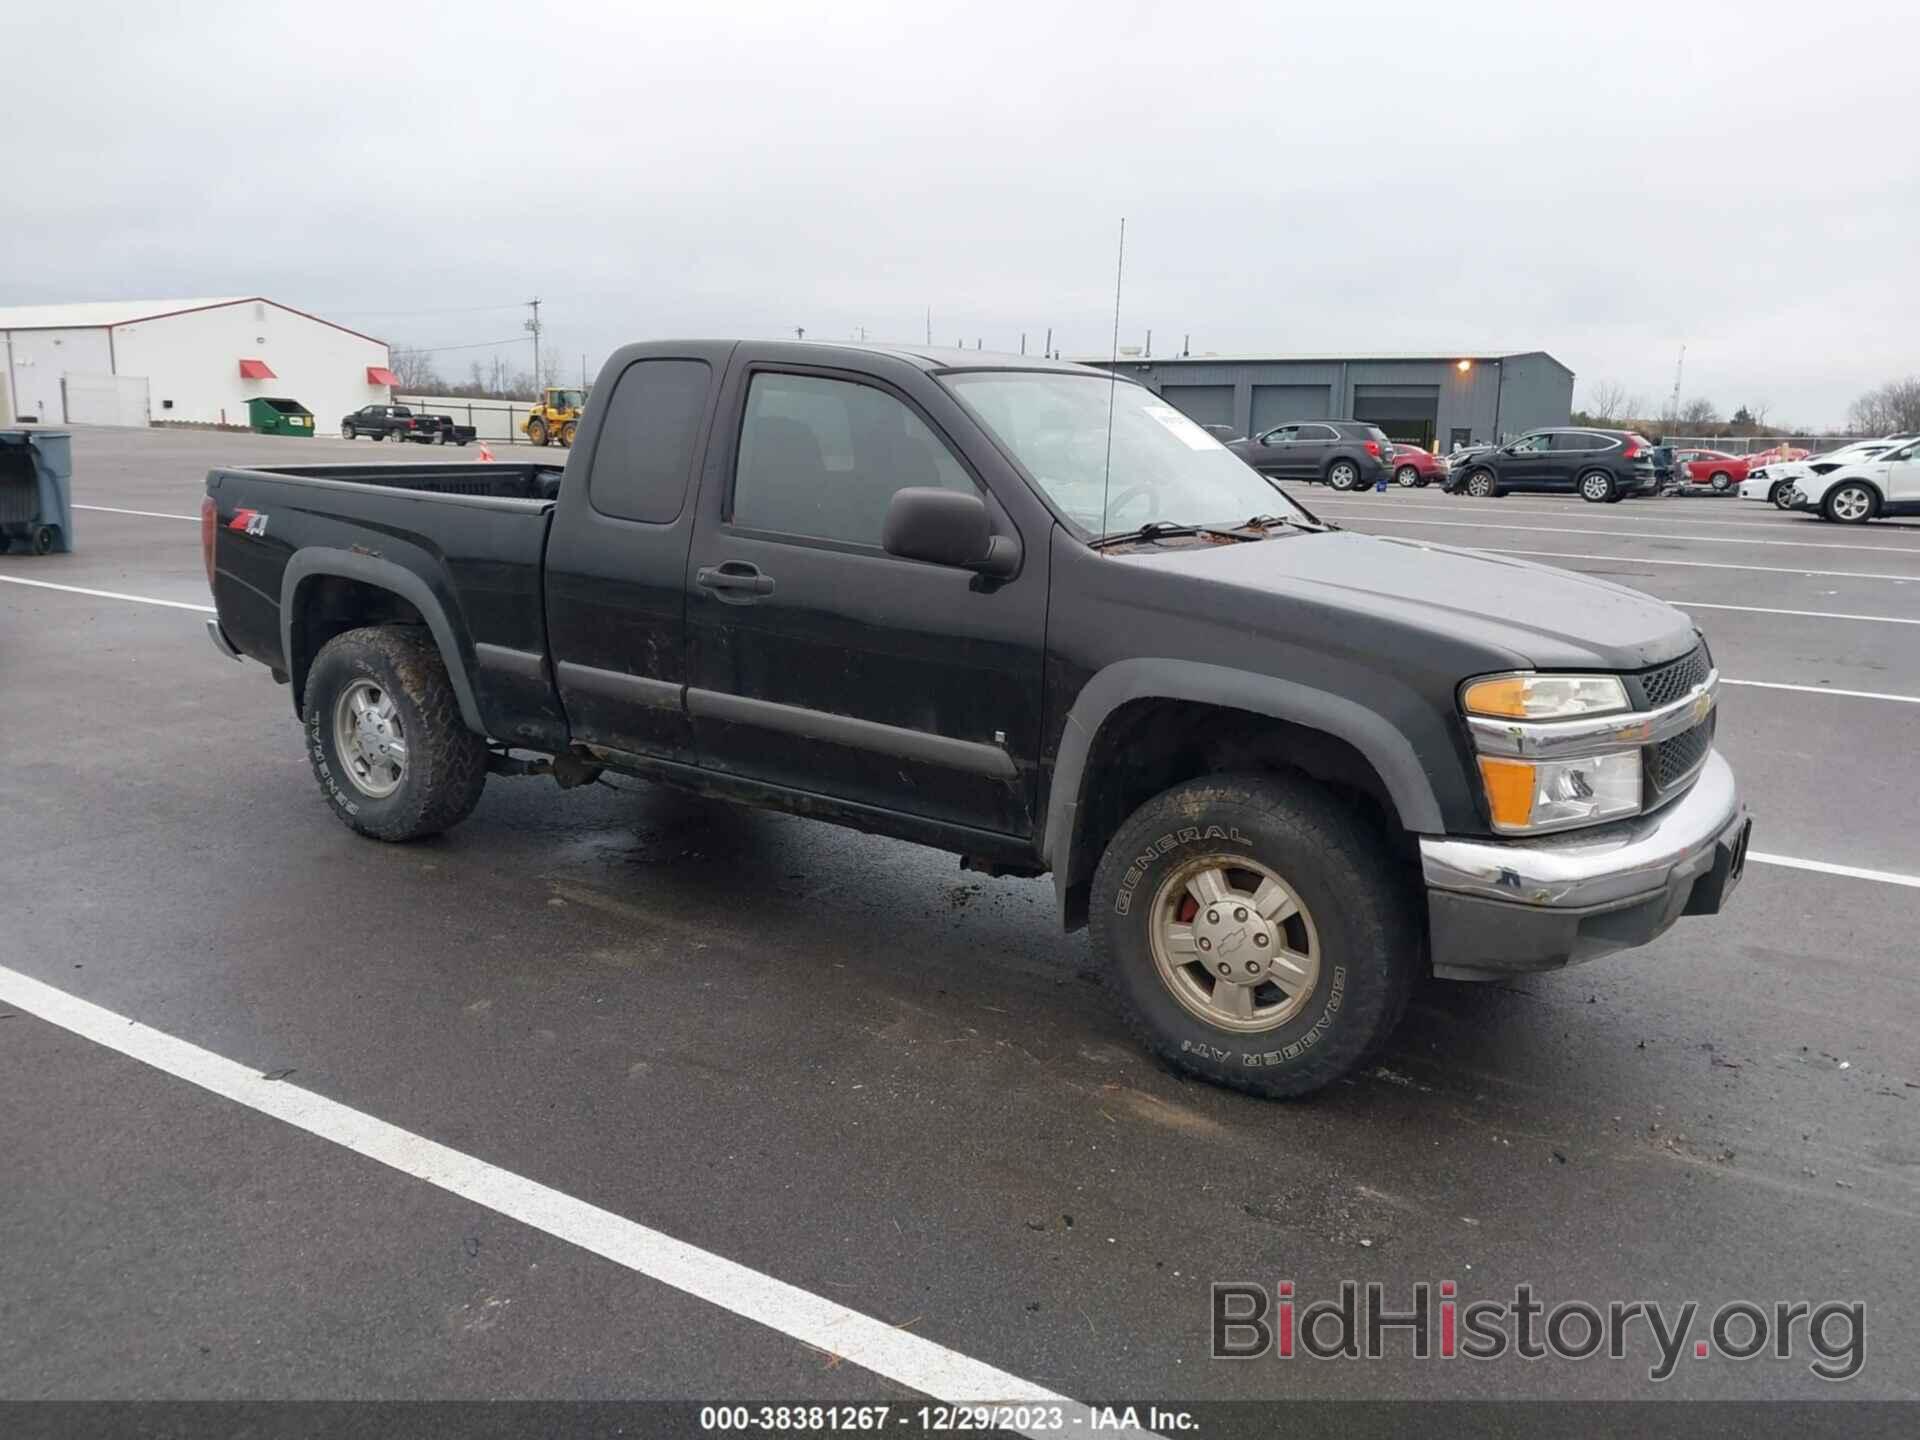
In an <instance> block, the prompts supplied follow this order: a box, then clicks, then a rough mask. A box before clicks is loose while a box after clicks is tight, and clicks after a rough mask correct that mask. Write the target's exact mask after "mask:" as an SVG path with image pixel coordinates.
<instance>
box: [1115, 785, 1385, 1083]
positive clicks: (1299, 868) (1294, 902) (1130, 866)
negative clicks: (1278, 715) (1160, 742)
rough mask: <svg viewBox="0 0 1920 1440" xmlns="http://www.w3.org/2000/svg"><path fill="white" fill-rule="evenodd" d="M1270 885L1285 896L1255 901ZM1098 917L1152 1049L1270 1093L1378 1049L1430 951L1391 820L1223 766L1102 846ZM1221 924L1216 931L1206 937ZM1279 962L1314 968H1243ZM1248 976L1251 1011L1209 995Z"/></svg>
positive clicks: (1159, 802) (1317, 1079) (1186, 1067)
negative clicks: (1206, 895) (1218, 882)
mask: <svg viewBox="0 0 1920 1440" xmlns="http://www.w3.org/2000/svg"><path fill="white" fill-rule="evenodd" d="M1254 867H1258V868H1254ZM1209 877H1213V878H1215V879H1223V880H1225V881H1226V882H1227V888H1223V889H1213V890H1212V891H1211V893H1214V894H1217V895H1219V896H1221V897H1222V899H1220V900H1219V901H1218V902H1204V903H1203V902H1202V901H1201V899H1200V896H1199V894H1198V893H1197V892H1196V891H1195V890H1193V889H1192V888H1190V887H1191V886H1193V885H1200V886H1201V887H1202V889H1203V890H1206V889H1209V888H1210V887H1209V886H1208V885H1207V884H1206V883H1205V882H1206V881H1207V880H1208V878H1209ZM1269 886H1271V887H1272V888H1271V889H1268V888H1267V887H1269ZM1263 889H1264V890H1265V891H1266V893H1267V894H1268V895H1269V896H1270V897H1273V898H1270V899H1269V900H1268V901H1267V902H1265V904H1264V905H1263V904H1258V903H1255V902H1256V901H1257V900H1258V898H1259V895H1258V892H1260V891H1262V890H1263ZM1210 905H1214V906H1216V908H1215V909H1214V910H1212V911H1210V910H1209V906H1210ZM1269 906H1270V907H1272V908H1271V909H1269V908H1268V907H1269ZM1243 912H1244V915H1243ZM1211 913H1217V914H1218V915H1219V917H1220V919H1219V921H1218V922H1217V923H1205V922H1206V921H1207V919H1208V917H1209V915H1210V914H1211ZM1089 918H1090V926H1091V938H1092V943H1093V951H1094V954H1095V955H1096V956H1097V957H1098V958H1099V960H1100V962H1101V965H1102V967H1103V969H1104V970H1105V972H1106V975H1107V978H1108V983H1109V984H1110V985H1111V986H1112V988H1113V990H1114V991H1115V993H1116V994H1117V995H1118V996H1119V999H1120V1002H1121V1005H1122V1006H1123V1008H1124V1010H1125V1012H1126V1017H1127V1021H1128V1023H1129V1025H1131V1026H1132V1028H1133V1030H1134V1032H1135V1033H1136V1034H1137V1035H1138V1036H1139V1037H1140V1039H1141V1040H1142V1041H1143V1042H1144V1043H1145V1044H1146V1045H1147V1046H1148V1048H1150V1049H1151V1050H1152V1051H1153V1052H1154V1053H1155V1054H1156V1055H1158V1056H1159V1057H1160V1058H1161V1059H1162V1060H1164V1061H1165V1062H1166V1063H1167V1064H1169V1065H1171V1066H1173V1067H1174V1068H1175V1069H1178V1070H1183V1071H1185V1072H1187V1073H1188V1074H1191V1075H1196V1076H1199V1077H1200V1078H1201V1079H1204V1080H1211V1081H1212V1082H1214V1083H1215V1084H1217V1085H1225V1086H1228V1087H1229V1088H1231V1089H1235V1090H1245V1091H1248V1092H1249V1093H1251V1094H1255V1095H1264V1096H1269V1097H1273V1098H1282V1097H1287V1096H1295V1095H1305V1094H1308V1093H1310V1092H1311V1091H1314V1090H1318V1089H1321V1088H1322V1087H1324V1086H1326V1085H1329V1084H1331V1083H1332V1082H1333V1081H1335V1080H1337V1079H1339V1078H1340V1077H1341V1076H1343V1075H1345V1074H1347V1073H1348V1072H1349V1071H1351V1070H1352V1069H1353V1068H1354V1067H1355V1066H1357V1065H1359V1064H1361V1063H1362V1062H1363V1061H1364V1060H1366V1059H1367V1057H1368V1056H1369V1055H1371V1054H1372V1053H1373V1052H1374V1051H1376V1050H1377V1049H1378V1048H1380V1046H1382V1045H1383V1044H1384V1043H1385V1042H1386V1040H1387V1039H1388V1037H1389V1036H1390V1035H1391V1034H1392V1032H1393V1029H1394V1027H1395V1026H1396V1025H1397V1024H1398V1023H1399V1020H1400V1017H1401V1015H1402V1013H1403V1012H1404V1011H1405V1009H1406V1003H1407V997H1408V995H1409V994H1410V993H1411V992H1412V989H1413V985H1414V981H1415V979H1416V978H1417V976H1418V974H1419V972H1420V970H1421V968H1422V967H1421V948H1420V928H1419V925H1418V923H1417V917H1416V912H1415V907H1414V903H1413V892H1412V890H1411V888H1410V887H1409V885H1408V884H1407V883H1406V882H1405V879H1404V876H1403V874H1402V871H1401V868H1400V866H1399V865H1398V864H1397V863H1396V862H1395V859H1394V857H1393V854H1392V852H1391V849H1390V847H1389V845H1388V844H1387V841H1386V839H1385V837H1384V836H1382V835H1381V834H1380V833H1379V832H1378V831H1377V830H1376V829H1375V828H1374V826H1373V825H1372V824H1370V823H1369V822H1368V821H1367V820H1366V819H1365V818H1363V816H1362V815H1361V814H1359V813H1358V812H1356V811H1355V810H1354V809H1352V808H1351V807H1350V806H1349V805H1347V804H1345V803H1343V802H1342V801H1341V800H1339V799H1338V798H1336V796H1335V795H1334V794H1333V793H1332V792H1330V791H1328V790H1326V789H1325V788H1324V787H1322V786H1320V785H1317V784H1315V783H1314V782H1312V781H1310V780H1306V779H1304V778H1300V777H1295V776H1282V775H1259V774H1255V775H1223V776H1213V777H1209V778H1206V779H1202V780H1191V781H1188V782H1186V783H1185V784H1181V785H1176V786H1174V787H1173V788H1172V789H1171V790H1168V791H1166V792H1165V793H1163V794H1161V795H1159V796H1156V797H1155V798H1154V799H1152V800H1149V801H1148V802H1147V803H1146V804H1145V805H1143V806H1141V807H1140V808H1139V809H1138V810H1136V811H1135V812H1134V813H1133V815H1132V816H1131V817H1130V818H1129V819H1128V820H1127V821H1126V823H1125V824H1123V825H1122V826H1121V827H1120V830H1119V832H1118V833H1117V834H1116V835H1115V836H1114V837H1113V841H1112V843H1111V844H1110V845H1108V846H1107V849H1106V853H1105V854H1104V855H1103V856H1102V857H1101V860H1100V865H1099V868H1098V870H1097V871H1096V872H1095V874H1094V878H1093V888H1092V895H1091V897H1090V917H1089ZM1183 932H1184V933H1183ZM1207 936H1213V937H1216V938H1217V941H1218V943H1217V945H1215V944H1212V943H1211V942H1210V944H1209V947H1208V948H1207V949H1206V951H1205V952H1204V954H1203V951H1202V950H1201V949H1200V948H1198V947H1199V945H1200V941H1201V939H1203V938H1206V937H1207ZM1261 942H1265V943H1261ZM1188 944H1191V945H1193V946H1194V947H1195V948H1193V949H1191V950H1188V949H1186V948H1185V946H1186V945H1188ZM1256 947H1257V948H1256ZM1184 955H1190V956H1191V957H1192V958H1191V959H1182V958H1181V957H1182V956H1184ZM1256 957H1258V958H1256ZM1269 958H1272V959H1273V964H1272V966H1271V967H1270V968H1269V969H1268V970H1266V971H1264V972H1263V971H1259V970H1253V969H1250V968H1249V967H1254V966H1259V965H1262V964H1263V963H1265V962H1266V961H1267V960H1268V959H1269ZM1221 965H1225V966H1227V967H1228V974H1227V976H1226V977H1225V978H1222V977H1218V976H1215V975H1214V974H1213V972H1214V971H1215V970H1217V969H1218V968H1219V967H1220V966H1221ZM1282 966H1285V967H1287V969H1288V970H1290V971H1292V972H1293V973H1296V974H1299V975H1310V976H1311V979H1310V980H1303V981H1302V982H1301V983H1300V984H1299V985H1298V987H1297V988H1296V989H1294V990H1293V991H1292V992H1291V993H1289V991H1288V990H1287V989H1286V987H1284V986H1282V985H1280V984H1278V983H1276V982H1274V981H1269V980H1266V979H1263V978H1256V979H1251V980H1249V979H1246V978H1245V977H1244V976H1243V975H1242V972H1243V971H1245V972H1246V973H1248V974H1253V975H1261V974H1266V973H1270V974H1274V975H1279V974H1281V973H1282V970H1281V967H1282ZM1234 976H1241V977H1242V978H1241V980H1240V983H1239V984H1238V985H1236V984H1234V981H1233V978H1232V977H1234ZM1289 983H1291V981H1289ZM1242 986H1244V987H1245V988H1246V992H1247V996H1246V999H1245V1001H1244V1003H1243V1004H1242V1005H1241V1006H1240V1007H1239V1008H1240V1009H1243V1010H1245V1011H1246V1012H1248V1013H1247V1014H1246V1015H1245V1016H1244V1018H1240V1019H1238V1020H1235V1019H1232V1018H1231V1016H1232V1015H1233V1014H1234V1013H1235V1008H1234V1007H1233V1006H1232V1005H1225V1006H1216V1004H1215V1002H1214V1001H1213V1000H1212V999H1211V998H1210V997H1211V996H1212V995H1214V994H1216V993H1217V994H1226V995H1229V996H1232V995H1233V993H1234V991H1236V990H1238V989H1239V988H1241V987H1242ZM1209 1014H1212V1015H1214V1016H1215V1017H1216V1020H1218V1021H1220V1022H1222V1023H1215V1020H1209V1019H1208V1018H1206V1016H1207V1015H1209Z"/></svg>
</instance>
